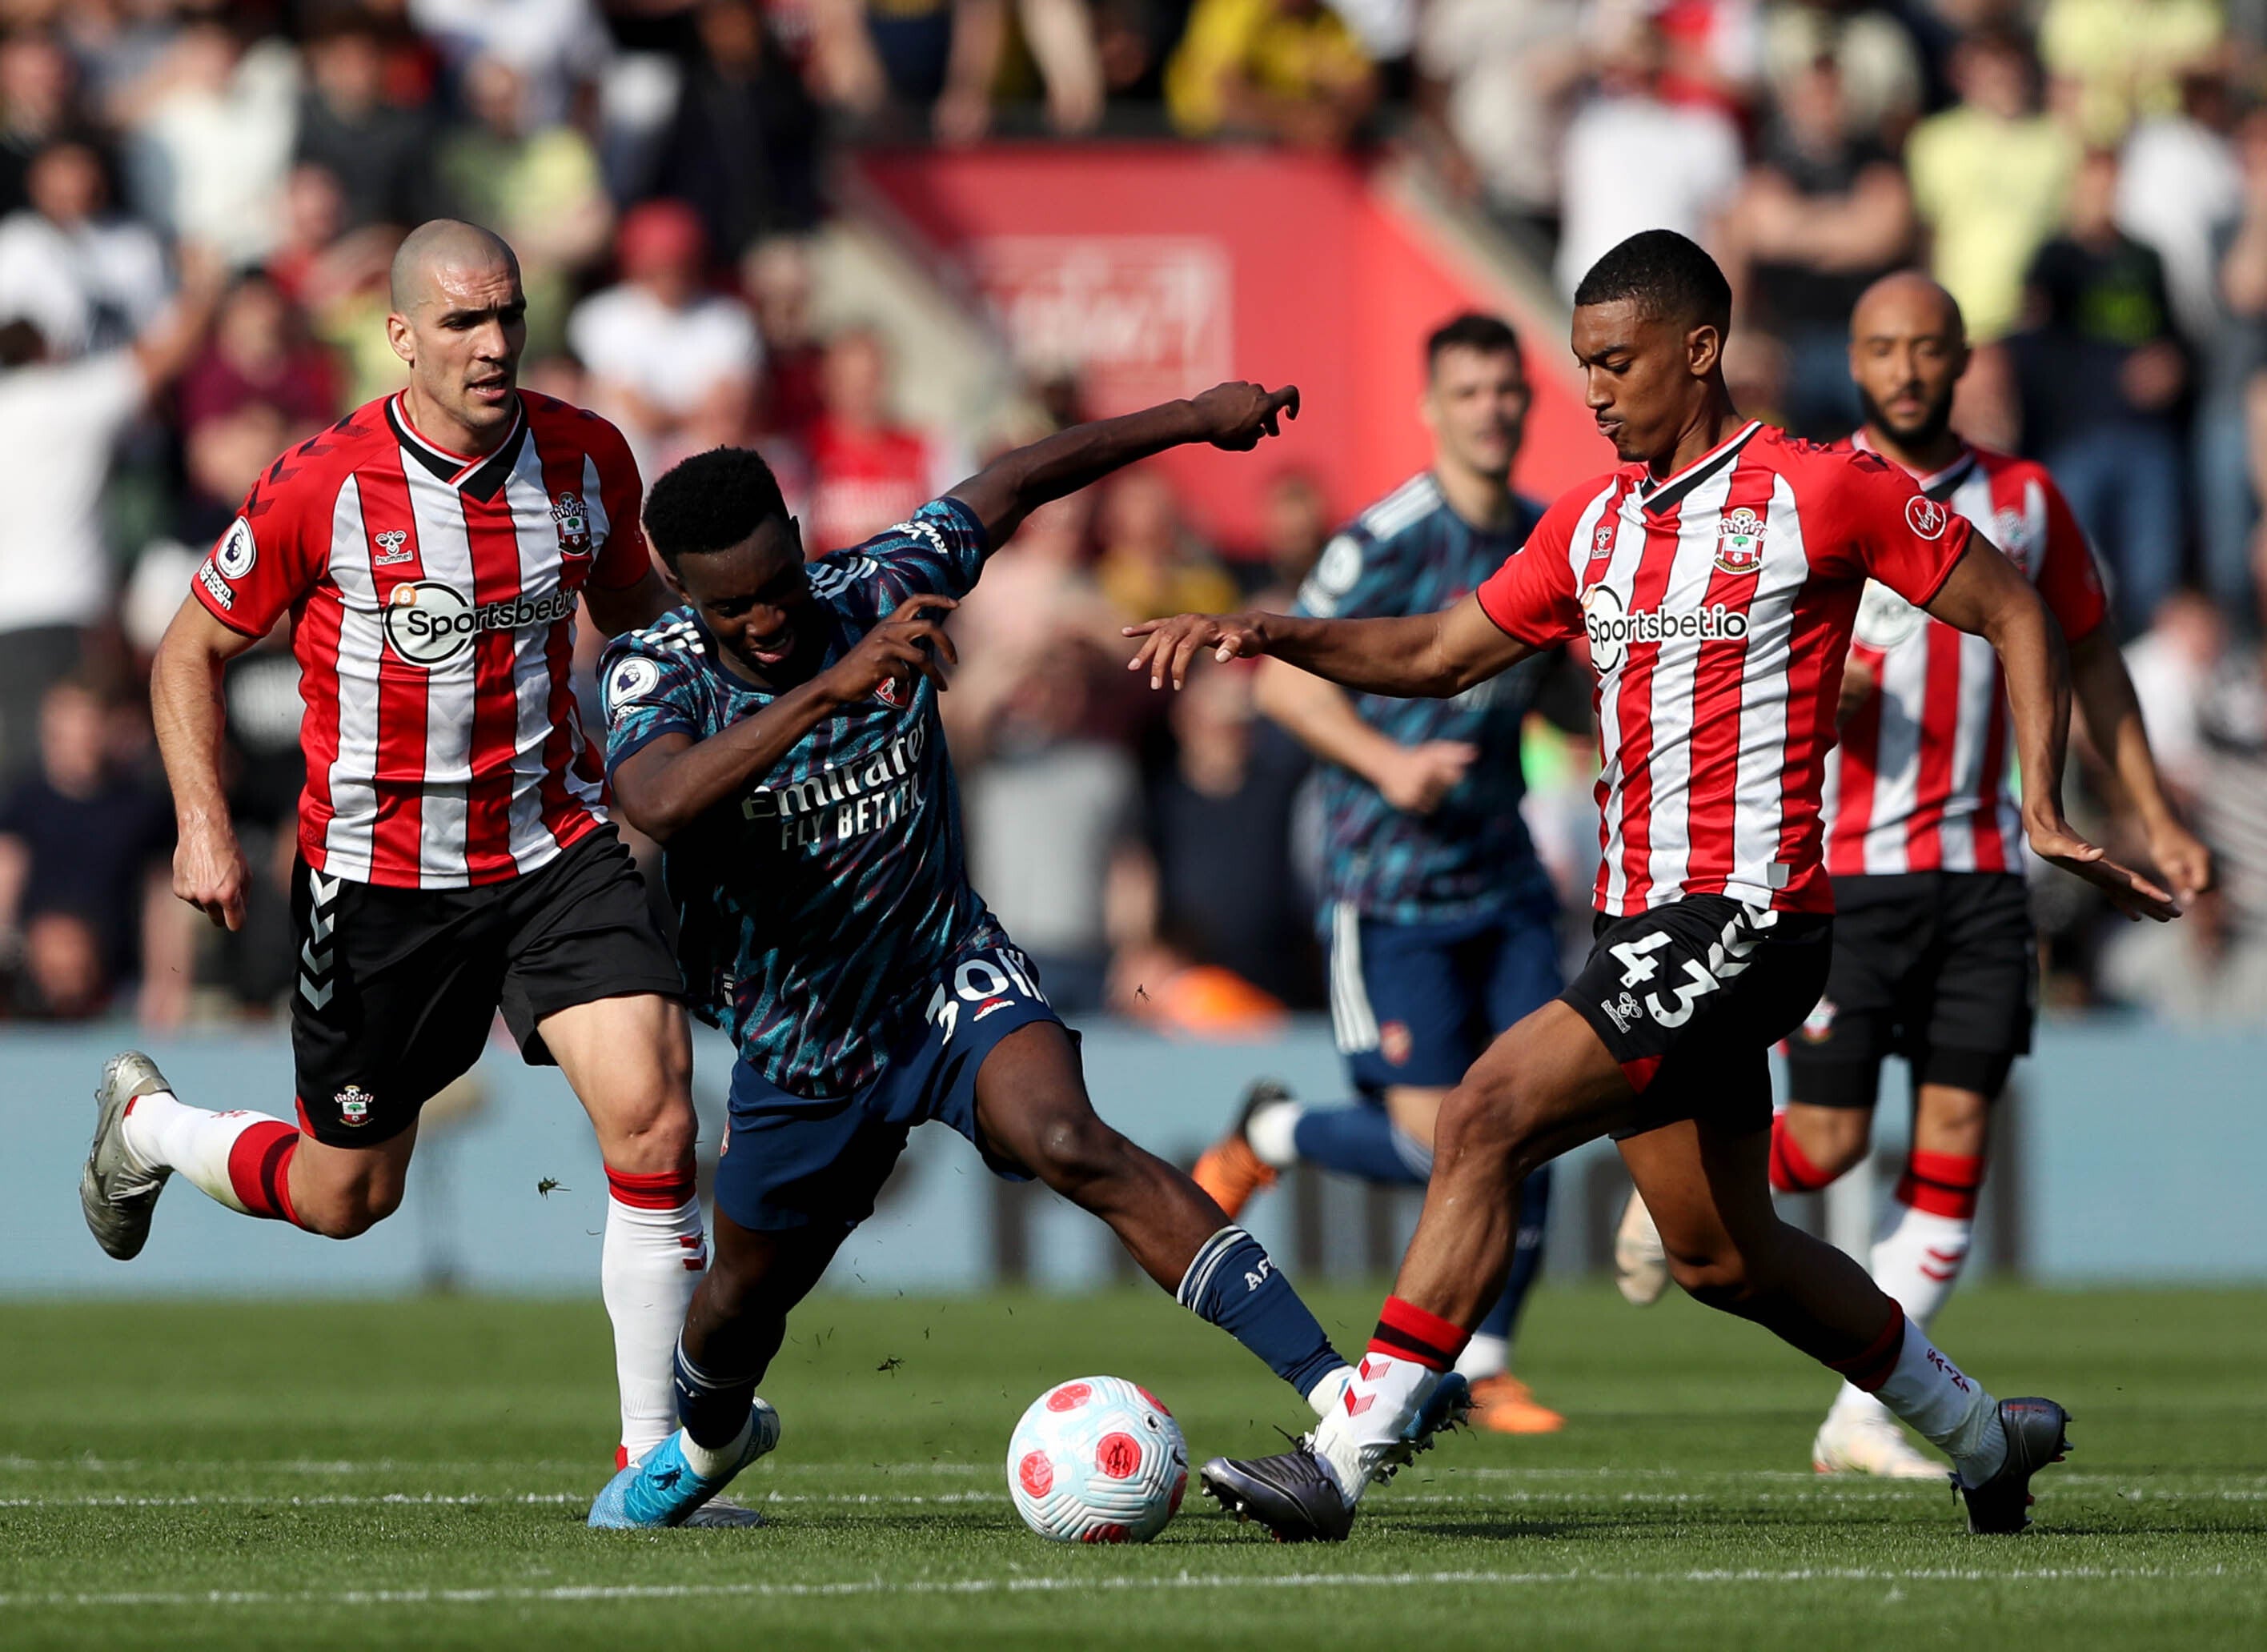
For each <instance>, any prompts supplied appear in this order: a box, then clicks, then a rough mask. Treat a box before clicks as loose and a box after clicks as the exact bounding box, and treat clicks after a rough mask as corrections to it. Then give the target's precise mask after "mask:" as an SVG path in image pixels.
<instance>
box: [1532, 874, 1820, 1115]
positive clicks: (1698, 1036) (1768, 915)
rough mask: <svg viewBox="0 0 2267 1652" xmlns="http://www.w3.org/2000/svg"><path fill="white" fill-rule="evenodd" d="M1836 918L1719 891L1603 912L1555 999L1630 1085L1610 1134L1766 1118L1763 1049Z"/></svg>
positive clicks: (1789, 1013) (1785, 1017) (1805, 987)
mask: <svg viewBox="0 0 2267 1652" xmlns="http://www.w3.org/2000/svg"><path fill="white" fill-rule="evenodd" d="M1833 931H1834V920H1833V919H1831V918H1830V917H1827V916H1825V915H1824V914H1817V913H1793V912H1774V911H1772V910H1771V909H1770V908H1768V907H1750V906H1749V905H1747V904H1745V903H1744V902H1742V901H1738V900H1735V899H1731V898H1730V897H1728V896H1725V895H1687V896H1686V897H1685V898H1684V899H1682V900H1677V901H1672V902H1671V903H1669V905H1667V906H1663V907H1654V909H1653V910H1652V911H1650V912H1640V913H1635V914H1632V915H1630V916H1629V917H1626V918H1613V917H1608V916H1605V915H1604V914H1600V915H1599V917H1598V919H1597V921H1596V926H1595V928H1594V929H1593V934H1594V936H1595V937H1596V938H1595V939H1594V940H1593V941H1592V943H1591V946H1590V957H1589V960H1588V962H1587V963H1585V964H1584V965H1583V966H1582V968H1581V971H1580V972H1579V973H1577V974H1576V975H1575V977H1574V981H1573V983H1572V984H1571V985H1570V986H1568V988H1566V991H1565V992H1564V993H1562V994H1560V995H1559V996H1560V999H1561V1001H1562V1002H1565V1003H1566V1004H1567V1005H1568V1006H1569V1007H1570V1008H1572V1009H1573V1010H1574V1012H1575V1013H1576V1014H1577V1015H1579V1016H1581V1017H1582V1019H1583V1020H1585V1021H1587V1022H1588V1023H1589V1024H1590V1026H1591V1028H1592V1030H1593V1031H1595V1032H1596V1033H1597V1035H1598V1037H1599V1039H1600V1040H1601V1041H1602V1042H1603V1043H1604V1045H1605V1046H1606V1048H1607V1050H1608V1051H1609V1052H1610V1053H1611V1054H1612V1055H1613V1058H1614V1060H1615V1061H1618V1062H1620V1063H1621V1068H1622V1071H1623V1072H1624V1073H1625V1074H1626V1075H1627V1076H1628V1077H1629V1081H1630V1083H1631V1086H1632V1088H1633V1089H1635V1090H1637V1092H1638V1112H1637V1114H1636V1118H1635V1120H1634V1121H1633V1122H1632V1123H1631V1124H1629V1125H1628V1126H1627V1127H1624V1128H1622V1129H1618V1130H1616V1131H1614V1132H1613V1135H1614V1137H1615V1139H1616V1140H1617V1141H1619V1140H1623V1139H1625V1138H1627V1137H1629V1136H1633V1135H1642V1134H1645V1132H1647V1131H1648V1130H1657V1129H1659V1128H1660V1127H1662V1126H1663V1125H1666V1124H1675V1123H1676V1122H1677V1121H1678V1120H1684V1119H1702V1120H1706V1121H1707V1122H1709V1123H1710V1124H1714V1125H1720V1126H1723V1127H1726V1128H1728V1129H1733V1130H1748V1129H1762V1128H1764V1127H1766V1126H1768V1125H1769V1124H1770V1123H1771V1111H1772V1090H1771V1048H1772V1045H1774V1044H1776V1043H1778V1042H1779V1039H1783V1038H1785V1037H1786V1035H1787V1034H1788V1033H1789V1032H1792V1031H1794V1028H1795V1026H1796V1025H1797V1024H1799V1023H1801V1020H1802V1017H1804V1016H1805V1015H1806V1014H1807V1013H1808V1011H1809V1010H1810V1007H1811V1006H1812V1005H1813V1004H1815V1003H1816V1002H1818V993H1819V989H1820V988H1822V987H1823V985H1824V984H1825V981H1826V969H1827V957H1828V953H1829V951H1830V949H1831V940H1832V936H1833Z"/></svg>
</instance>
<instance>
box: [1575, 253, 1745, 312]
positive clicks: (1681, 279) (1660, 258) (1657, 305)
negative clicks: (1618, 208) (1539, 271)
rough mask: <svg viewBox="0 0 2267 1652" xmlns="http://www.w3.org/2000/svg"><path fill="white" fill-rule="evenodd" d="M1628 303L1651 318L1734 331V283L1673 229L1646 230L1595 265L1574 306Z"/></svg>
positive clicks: (1577, 295)
mask: <svg viewBox="0 0 2267 1652" xmlns="http://www.w3.org/2000/svg"><path fill="white" fill-rule="evenodd" d="M1625 298H1627V299H1630V300H1632V301H1633V302H1634V303H1635V304H1636V305H1637V306H1638V308H1639V309H1640V310H1641V311H1642V312H1644V313H1645V314H1647V315H1648V316H1654V317H1657V318H1659V319H1662V320H1665V321H1682V322H1684V324H1685V325H1686V326H1688V327H1714V328H1715V329H1716V331H1717V332H1718V333H1720V334H1722V333H1728V332H1730V331H1731V329H1732V283H1729V282H1728V281H1726V280H1725V279H1724V272H1723V271H1722V270H1720V269H1719V268H1716V261H1715V260H1714V259H1713V258H1711V257H1709V256H1708V254H1707V253H1706V252H1704V251H1703V250H1702V249H1701V247H1700V246H1699V244H1698V242H1696V241H1693V240H1691V239H1688V238H1687V237H1684V236H1682V235H1679V234H1678V233H1677V232H1676V231H1674V230H1642V231H1639V232H1638V233H1637V234H1635V235H1632V236H1631V237H1630V238H1629V239H1627V240H1626V241H1624V242H1623V243H1622V244H1621V245H1620V246H1616V247H1614V248H1612V249H1610V251H1609V252H1608V253H1606V255H1605V256H1604V257H1603V258H1601V259H1600V260H1599V261H1597V262H1596V263H1595V264H1593V265H1591V266H1590V268H1589V273H1588V274H1587V275H1584V276H1583V277H1582V283H1581V285H1580V286H1578V287H1576V288H1575V289H1574V307H1575V308H1576V309H1578V310H1579V309H1581V308H1582V307H1583V306H1585V305H1594V304H1618V303H1619V302H1621V301H1622V300H1623V299H1625Z"/></svg>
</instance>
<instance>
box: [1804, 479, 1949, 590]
mask: <svg viewBox="0 0 2267 1652" xmlns="http://www.w3.org/2000/svg"><path fill="white" fill-rule="evenodd" d="M1834 459H1835V461H1836V469H1835V472H1834V473H1833V475H1832V487H1831V496H1830V498H1829V499H1827V500H1824V501H1822V502H1821V503H1824V504H1825V506H1826V509H1825V510H1823V511H1820V512H1817V513H1816V516H1814V514H1813V511H1812V510H1811V509H1810V508H1808V502H1807V501H1805V502H1801V503H1802V504H1803V505H1804V510H1803V540H1804V543H1805V545H1806V546H1807V547H1808V550H1809V553H1810V560H1811V562H1813V563H1814V564H1816V565H1817V566H1820V567H1823V568H1828V569H1834V570H1836V571H1838V572H1839V573H1841V574H1842V575H1843V576H1845V577H1846V578H1852V579H1854V578H1858V577H1860V576H1864V577H1867V578H1872V579H1878V580H1880V581H1881V582H1882V584H1884V585H1887V586H1888V587H1889V589H1890V590H1891V591H1896V592H1897V595H1899V596H1900V597H1903V598H1904V599H1905V600H1906V601H1907V602H1910V603H1911V604H1912V605H1913V606H1915V607H1917V608H1923V607H1926V606H1928V605H1929V603H1930V602H1932V601H1933V600H1934V598H1935V597H1936V593H1937V592H1938V591H1941V590H1942V589H1943V588H1944V582H1945V581H1946V580H1948V579H1949V578H1950V577H1951V576H1952V570H1953V569H1954V568H1955V566H1957V565H1958V563H1959V562H1960V559H1961V557H1962V556H1963V555H1964V554H1966V553H1967V550H1968V542H1969V540H1970V538H1971V537H1973V534H1974V532H1975V531H1974V530H1973V529H1972V528H1970V526H1969V525H1968V518H1965V517H1963V516H1962V515H1960V514H1959V513H1958V512H1957V511H1955V510H1953V508H1952V507H1951V506H1950V505H1948V504H1946V503H1944V502H1943V501H1941V500H1939V499H1932V498H1930V497H1929V496H1927V495H1926V494H1925V493H1923V492H1921V490H1920V488H1919V486H1918V485H1917V484H1916V483H1915V482H1914V481H1913V479H1912V478H1911V476H1909V475H1907V474H1905V473H1904V471H1902V470H1900V469H1898V468H1897V466H1895V465H1892V464H1890V463H1889V461H1888V460H1887V459H1882V458H1880V457H1879V456H1878V455H1875V454H1873V453H1862V452H1847V451H1844V452H1837V453H1836V454H1835V455H1834ZM1820 518H1823V520H1821V519H1820ZM1819 528H1823V529H1824V530H1825V532H1823V533H1821V532H1817V530H1818V529H1819Z"/></svg>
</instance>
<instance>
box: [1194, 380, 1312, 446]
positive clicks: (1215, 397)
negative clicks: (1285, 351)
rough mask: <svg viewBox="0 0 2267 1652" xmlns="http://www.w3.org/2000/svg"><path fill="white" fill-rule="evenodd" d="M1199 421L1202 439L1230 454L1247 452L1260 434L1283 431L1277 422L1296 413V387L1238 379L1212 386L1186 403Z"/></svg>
mask: <svg viewBox="0 0 2267 1652" xmlns="http://www.w3.org/2000/svg"><path fill="white" fill-rule="evenodd" d="M1190 405H1191V406H1192V407H1194V408H1195V409H1196V410H1197V417H1198V418H1199V420H1200V421H1201V422H1202V428H1203V430H1204V439H1205V440H1206V441H1207V442H1209V443H1211V444H1213V445H1214V447H1224V448H1226V449H1228V451H1229V452H1231V453H1248V452H1251V450H1252V449H1253V448H1255V447H1257V446H1258V445H1259V438H1260V437H1263V436H1280V435H1282V434H1283V430H1282V424H1281V421H1282V420H1283V419H1286V418H1290V419H1295V418H1297V417H1298V416H1299V386H1298V385H1284V386H1283V387H1282V388H1281V389H1280V390H1270V389H1268V388H1267V387H1266V385H1255V384H1251V383H1249V382H1247V381H1244V380H1242V379H1238V380H1236V382H1234V383H1232V384H1226V385H1214V386H1213V387H1212V388H1211V389H1210V390H1207V391H1206V392H1205V393H1204V394H1202V395H1200V396H1199V397H1197V398H1196V400H1194V401H1192V402H1191V403H1190Z"/></svg>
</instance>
